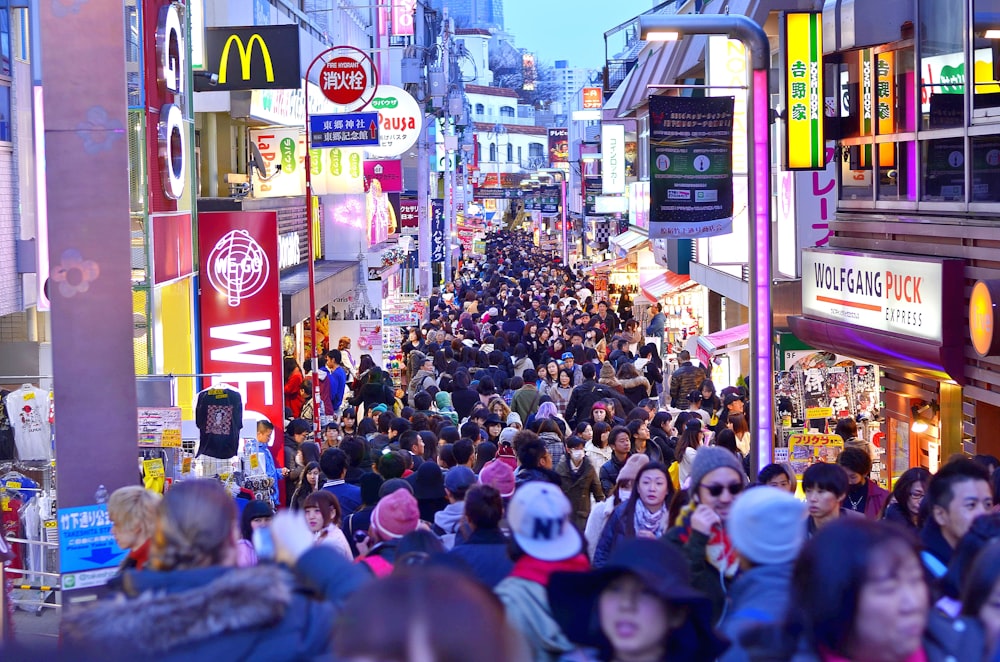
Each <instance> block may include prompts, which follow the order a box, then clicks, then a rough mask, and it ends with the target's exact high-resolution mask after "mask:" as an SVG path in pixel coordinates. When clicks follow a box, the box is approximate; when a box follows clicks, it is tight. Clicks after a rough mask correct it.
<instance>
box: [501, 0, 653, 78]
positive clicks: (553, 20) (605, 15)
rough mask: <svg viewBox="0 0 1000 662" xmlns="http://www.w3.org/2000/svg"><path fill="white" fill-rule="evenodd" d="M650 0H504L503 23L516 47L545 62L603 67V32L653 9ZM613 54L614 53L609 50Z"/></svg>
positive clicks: (594, 67) (595, 67)
mask: <svg viewBox="0 0 1000 662" xmlns="http://www.w3.org/2000/svg"><path fill="white" fill-rule="evenodd" d="M653 4H654V3H653V2H652V0H612V1H611V2H609V1H608V0H506V1H505V2H504V8H503V11H504V23H505V26H506V28H507V31H508V32H510V33H511V34H512V35H514V37H515V43H516V44H517V46H518V48H527V49H528V50H530V51H534V52H535V53H536V55H537V56H538V57H539V58H540V59H541V60H542V61H544V62H547V63H549V64H552V63H553V62H555V61H556V60H569V64H570V66H571V67H586V68H592V69H597V68H600V67H603V66H604V32H605V31H606V30H609V29H611V28H613V27H615V26H616V25H618V24H619V23H624V22H625V21H627V20H629V19H630V18H633V17H635V16H637V15H639V14H641V13H642V12H644V11H646V10H647V9H650V8H652V6H653ZM611 55H612V56H613V55H614V53H611Z"/></svg>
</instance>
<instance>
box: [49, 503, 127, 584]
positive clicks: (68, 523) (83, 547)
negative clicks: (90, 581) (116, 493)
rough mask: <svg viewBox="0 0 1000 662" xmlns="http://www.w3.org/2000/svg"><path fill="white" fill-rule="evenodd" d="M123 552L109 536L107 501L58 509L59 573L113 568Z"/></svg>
mask: <svg viewBox="0 0 1000 662" xmlns="http://www.w3.org/2000/svg"><path fill="white" fill-rule="evenodd" d="M124 553H125V551H124V550H123V549H121V548H120V547H118V545H117V543H115V538H114V536H113V535H111V518H110V517H108V506H107V504H103V503H102V504H95V505H92V506H81V507H79V508H60V509H59V569H60V570H61V571H62V572H63V573H67V572H81V571H83V570H97V569H99V568H113V567H115V566H116V565H118V564H119V563H121V560H122V559H121V557H122V554H124Z"/></svg>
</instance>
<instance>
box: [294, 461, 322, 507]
mask: <svg viewBox="0 0 1000 662" xmlns="http://www.w3.org/2000/svg"><path fill="white" fill-rule="evenodd" d="M313 469H316V470H317V471H319V472H320V474H319V478H318V480H317V481H316V488H317V489H319V487H320V486H321V485H323V472H322V471H321V470H320V468H319V462H309V463H308V464H306V466H305V468H304V469H303V470H302V475H301V476H299V484H298V486H297V487H296V488H295V493H294V494H293V495H292V510H300V509H301V508H302V503H303V502H304V501H305V498H306V497H307V496H309V495H310V494H312V493H313V492H315V491H316V490H314V489H313V486H312V484H311V483H310V482H309V479H308V478H307V476H308V474H309V472H310V471H312V470H313Z"/></svg>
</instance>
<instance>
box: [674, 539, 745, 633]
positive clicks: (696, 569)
mask: <svg viewBox="0 0 1000 662" xmlns="http://www.w3.org/2000/svg"><path fill="white" fill-rule="evenodd" d="M685 535H687V542H685V541H684V537H685ZM661 540H662V541H664V543H666V544H670V545H673V546H674V547H676V548H677V549H678V550H680V552H681V554H683V555H684V557H685V558H686V559H687V560H688V569H689V570H690V572H691V585H692V586H693V587H695V588H696V589H698V590H699V591H701V592H702V593H704V594H705V597H707V598H708V599H709V600H711V601H712V620H713V621H714V620H716V619H718V618H719V616H721V615H722V612H723V609H724V607H725V605H726V599H727V594H728V593H729V586H730V584H732V582H733V580H732V579H730V578H729V577H726V576H724V575H723V574H722V572H721V571H719V570H718V569H717V568H715V566H713V565H712V564H710V563H709V562H708V558H707V547H708V540H709V538H708V536H706V535H705V534H704V533H701V532H700V531H695V530H694V529H688V527H686V526H675V527H673V528H671V529H668V530H667V532H666V533H665V534H663V538H661Z"/></svg>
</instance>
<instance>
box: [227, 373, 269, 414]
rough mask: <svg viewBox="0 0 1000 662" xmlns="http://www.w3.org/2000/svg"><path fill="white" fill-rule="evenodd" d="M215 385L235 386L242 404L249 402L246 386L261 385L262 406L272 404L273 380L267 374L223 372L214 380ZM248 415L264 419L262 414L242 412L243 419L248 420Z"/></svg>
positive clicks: (248, 411) (246, 410) (247, 410)
mask: <svg viewBox="0 0 1000 662" xmlns="http://www.w3.org/2000/svg"><path fill="white" fill-rule="evenodd" d="M214 383H215V384H229V385H230V386H235V387H236V390H237V391H239V392H240V395H241V396H243V402H247V401H248V400H249V396H248V395H247V385H248V384H257V383H259V384H261V385H262V386H263V388H264V406H267V405H272V404H274V389H273V388H272V385H273V384H274V380H273V378H272V375H271V373H269V372H224V373H222V374H220V375H219V376H218V377H216V378H215V381H214ZM250 414H256V415H257V417H258V419H259V418H266V417H265V416H264V415H263V414H260V413H257V412H253V411H251V410H249V409H245V410H244V411H243V415H244V417H247V418H249V417H250Z"/></svg>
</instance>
